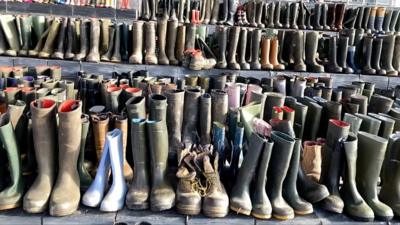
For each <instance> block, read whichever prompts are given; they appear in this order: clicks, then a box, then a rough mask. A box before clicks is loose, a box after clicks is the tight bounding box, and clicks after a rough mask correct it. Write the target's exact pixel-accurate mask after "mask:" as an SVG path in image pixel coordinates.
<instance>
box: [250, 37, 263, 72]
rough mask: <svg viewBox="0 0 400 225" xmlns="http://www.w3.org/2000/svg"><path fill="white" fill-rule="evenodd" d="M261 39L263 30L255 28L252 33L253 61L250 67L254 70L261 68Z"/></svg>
mask: <svg viewBox="0 0 400 225" xmlns="http://www.w3.org/2000/svg"><path fill="white" fill-rule="evenodd" d="M260 41H261V30H259V29H255V30H253V31H252V34H251V63H250V68H251V69H252V70H260V69H261V64H260V60H259V49H260Z"/></svg>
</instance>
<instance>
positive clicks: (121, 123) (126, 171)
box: [113, 115, 133, 181]
mask: <svg viewBox="0 0 400 225" xmlns="http://www.w3.org/2000/svg"><path fill="white" fill-rule="evenodd" d="M113 119H114V128H115V129H119V130H121V136H122V159H123V176H124V177H125V180H127V181H130V180H132V176H133V171H132V168H131V166H130V165H129V163H128V161H127V160H126V146H127V144H128V119H127V117H126V115H114V118H113Z"/></svg>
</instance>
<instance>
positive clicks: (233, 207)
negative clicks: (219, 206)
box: [229, 205, 251, 216]
mask: <svg viewBox="0 0 400 225" xmlns="http://www.w3.org/2000/svg"><path fill="white" fill-rule="evenodd" d="M229 208H230V209H231V210H232V211H234V212H236V213H238V214H243V215H246V216H250V214H251V210H244V209H241V208H237V207H235V206H232V205H230V206H229Z"/></svg>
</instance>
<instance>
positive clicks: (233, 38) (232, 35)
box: [227, 27, 240, 70]
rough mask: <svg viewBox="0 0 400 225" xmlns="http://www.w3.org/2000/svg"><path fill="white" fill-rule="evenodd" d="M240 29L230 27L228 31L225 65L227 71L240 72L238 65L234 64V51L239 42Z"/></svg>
mask: <svg viewBox="0 0 400 225" xmlns="http://www.w3.org/2000/svg"><path fill="white" fill-rule="evenodd" d="M239 34H240V27H232V28H231V29H230V31H229V49H228V57H227V61H228V63H227V65H228V68H229V69H233V70H240V65H239V63H237V62H236V50H237V46H238V42H239Z"/></svg>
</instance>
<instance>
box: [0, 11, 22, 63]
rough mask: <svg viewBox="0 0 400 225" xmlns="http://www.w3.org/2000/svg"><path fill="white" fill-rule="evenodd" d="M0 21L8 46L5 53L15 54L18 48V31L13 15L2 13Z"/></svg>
mask: <svg viewBox="0 0 400 225" xmlns="http://www.w3.org/2000/svg"><path fill="white" fill-rule="evenodd" d="M0 23H1V26H2V28H3V32H4V36H5V37H6V40H7V43H8V46H9V48H8V49H7V50H6V52H5V54H6V55H8V56H17V53H18V51H19V50H20V44H19V41H18V32H17V28H16V26H15V21H14V16H12V15H2V16H1V17H0Z"/></svg>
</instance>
